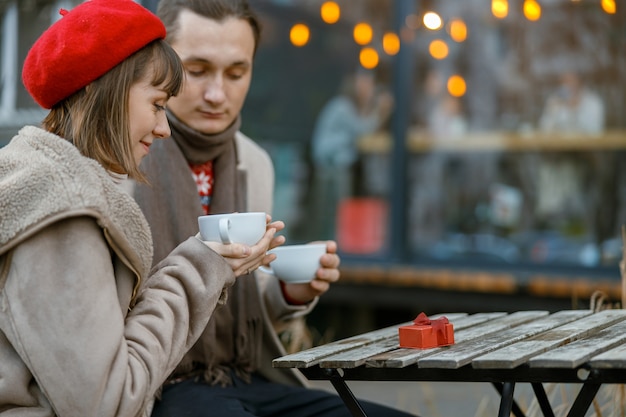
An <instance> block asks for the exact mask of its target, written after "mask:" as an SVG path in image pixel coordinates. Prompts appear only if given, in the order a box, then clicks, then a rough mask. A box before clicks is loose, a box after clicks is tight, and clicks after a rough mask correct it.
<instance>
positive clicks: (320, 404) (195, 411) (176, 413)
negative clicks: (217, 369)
mask: <svg viewBox="0 0 626 417" xmlns="http://www.w3.org/2000/svg"><path fill="white" fill-rule="evenodd" d="M233 380H234V383H233V386H232V387H226V388H223V387H219V386H217V387H212V386H210V385H207V384H205V383H202V382H194V381H191V380H188V381H184V382H180V383H178V384H175V385H171V386H166V387H165V389H164V390H163V395H162V399H161V400H160V401H157V403H156V404H155V406H154V410H153V411H152V417H313V416H315V417H350V416H351V414H350V412H349V411H348V409H347V407H346V406H345V405H344V403H343V401H342V400H341V398H339V396H337V395H335V394H332V393H329V392H326V391H323V390H317V389H308V388H303V387H293V386H288V385H282V384H276V383H273V382H269V381H267V380H266V379H264V378H262V377H259V376H253V378H252V383H251V384H246V383H245V382H243V381H241V380H240V379H238V378H236V377H235V378H233ZM360 404H361V406H362V407H363V410H364V411H365V413H366V414H367V416H368V417H409V416H412V414H408V413H405V412H402V411H398V410H394V409H392V408H389V407H385V406H382V405H378V404H374V403H371V402H367V401H360Z"/></svg>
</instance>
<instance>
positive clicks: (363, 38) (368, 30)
mask: <svg viewBox="0 0 626 417" xmlns="http://www.w3.org/2000/svg"><path fill="white" fill-rule="evenodd" d="M353 34H354V41H355V42H356V43H358V44H359V45H367V44H368V43H370V42H371V41H372V38H373V37H374V31H373V30H372V27H371V26H370V25H368V24H367V23H358V24H357V25H356V26H355V27H354V32H353Z"/></svg>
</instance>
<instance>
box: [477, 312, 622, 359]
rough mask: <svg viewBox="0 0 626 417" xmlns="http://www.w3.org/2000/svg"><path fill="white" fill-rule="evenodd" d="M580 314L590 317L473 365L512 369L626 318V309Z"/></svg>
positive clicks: (503, 349)
mask: <svg viewBox="0 0 626 417" xmlns="http://www.w3.org/2000/svg"><path fill="white" fill-rule="evenodd" d="M581 311H587V313H588V315H587V316H584V317H581V318H580V319H579V320H576V321H573V322H570V323H566V324H564V325H563V326H559V327H556V328H554V329H552V330H548V331H546V332H544V333H541V334H539V335H537V336H533V337H529V338H528V339H524V340H522V341H519V342H517V343H513V344H511V345H509V346H505V347H503V348H502V349H498V350H496V351H493V352H490V353H487V354H486V355H483V356H480V357H477V358H475V359H474V360H473V361H472V366H473V367H474V368H479V369H512V368H515V367H516V366H519V365H521V364H522V363H525V362H526V361H528V360H529V359H530V358H532V357H536V356H538V355H541V354H543V353H544V352H548V351H550V350H552V349H555V348H558V347H559V346H562V345H564V344H566V343H570V342H572V341H574V340H578V339H581V338H583V337H586V336H588V335H590V334H593V333H596V332H598V331H600V330H602V329H603V328H605V327H608V326H610V325H612V324H614V323H617V322H620V321H622V320H624V319H625V318H626V311H624V310H605V311H603V312H600V313H597V314H593V313H592V312H591V311H589V310H581Z"/></svg>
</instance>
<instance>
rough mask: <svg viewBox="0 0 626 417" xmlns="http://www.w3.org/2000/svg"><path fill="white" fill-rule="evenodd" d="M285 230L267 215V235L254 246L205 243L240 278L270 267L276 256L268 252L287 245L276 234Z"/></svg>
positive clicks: (283, 239) (282, 237)
mask: <svg viewBox="0 0 626 417" xmlns="http://www.w3.org/2000/svg"><path fill="white" fill-rule="evenodd" d="M284 228H285V224H284V223H283V222H282V221H275V222H272V218H271V216H270V215H267V227H266V230H265V234H264V235H263V237H262V238H261V240H259V241H258V242H257V243H256V244H254V245H253V246H249V245H245V244H243V243H231V244H223V243H220V242H207V241H203V243H204V244H205V245H206V246H208V247H209V248H211V249H213V250H214V251H215V252H217V253H218V254H219V255H221V256H222V257H223V258H224V260H225V261H226V262H228V264H229V265H230V267H231V269H232V270H233V272H234V274H235V276H237V277H239V276H241V275H246V274H249V273H251V272H252V271H254V270H256V269H257V268H258V267H259V266H261V265H269V263H270V262H272V261H273V260H274V259H276V255H274V254H268V253H267V251H268V250H270V249H272V248H275V247H276V246H280V245H282V244H283V243H285V237H284V236H276V233H277V232H279V231H281V230H283V229H284ZM198 237H199V236H198Z"/></svg>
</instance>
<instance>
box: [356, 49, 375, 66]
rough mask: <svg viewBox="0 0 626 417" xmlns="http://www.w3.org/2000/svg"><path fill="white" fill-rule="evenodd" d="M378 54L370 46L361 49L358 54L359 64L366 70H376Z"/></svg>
mask: <svg viewBox="0 0 626 417" xmlns="http://www.w3.org/2000/svg"><path fill="white" fill-rule="evenodd" d="M378 61H379V57H378V52H376V50H375V49H374V48H372V47H370V46H368V47H365V48H363V49H361V52H360V53H359V62H360V63H361V65H362V66H363V68H366V69H372V68H376V66H377V65H378Z"/></svg>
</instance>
